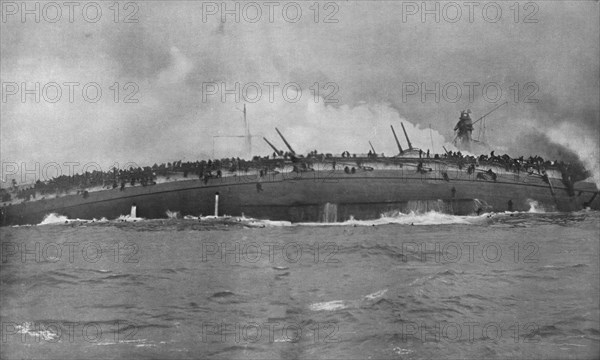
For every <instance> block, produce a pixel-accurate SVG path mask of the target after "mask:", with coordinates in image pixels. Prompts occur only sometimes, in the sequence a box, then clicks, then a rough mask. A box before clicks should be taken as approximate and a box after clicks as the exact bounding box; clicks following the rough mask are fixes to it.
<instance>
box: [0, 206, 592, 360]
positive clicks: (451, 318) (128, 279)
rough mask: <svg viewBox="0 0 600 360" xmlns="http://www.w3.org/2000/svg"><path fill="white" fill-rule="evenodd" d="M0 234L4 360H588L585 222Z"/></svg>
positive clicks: (49, 222)
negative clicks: (0, 244)
mask: <svg viewBox="0 0 600 360" xmlns="http://www.w3.org/2000/svg"><path fill="white" fill-rule="evenodd" d="M171 215H172V217H173V218H172V219H167V220H143V219H133V218H130V217H127V216H124V217H122V218H120V219H118V220H113V221H106V220H101V221H94V222H90V221H80V220H69V219H65V218H63V217H60V216H57V215H52V216H49V217H48V218H47V219H46V220H45V224H44V225H34V226H21V227H8V228H6V227H5V228H1V229H0V236H1V241H2V254H1V257H2V259H1V263H0V282H1V283H0V285H1V295H0V305H1V306H0V317H1V322H2V340H1V343H0V345H1V348H0V355H1V356H0V357H1V358H2V359H5V358H6V359H41V358H46V359H197V358H215V359H220V358H223V359H238V358H239V359H429V358H435V359H483V358H486V359H509V358H515V359H516V358H518V359H521V358H543V359H554V358H557V359H558V358H561V359H592V358H598V357H599V356H600V311H599V307H600V305H599V299H600V294H599V286H600V281H599V274H600V269H599V250H600V247H599V242H600V240H599V239H600V214H599V213H598V212H577V213H544V212H539V211H538V212H533V213H502V214H483V215H481V216H471V217H464V216H463V217H461V216H449V215H444V214H438V213H428V214H422V215H414V214H412V215H403V214H387V216H386V217H383V218H382V219H379V220H374V221H354V220H353V221H348V222H345V223H341V224H289V223H286V222H270V221H254V220H251V219H236V218H229V219H214V218H203V219H197V218H188V219H176V218H175V217H176V214H171Z"/></svg>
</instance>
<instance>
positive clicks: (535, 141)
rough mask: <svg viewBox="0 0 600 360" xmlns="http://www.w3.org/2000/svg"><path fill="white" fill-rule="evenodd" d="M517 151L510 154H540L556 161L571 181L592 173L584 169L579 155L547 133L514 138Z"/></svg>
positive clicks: (533, 133)
mask: <svg viewBox="0 0 600 360" xmlns="http://www.w3.org/2000/svg"><path fill="white" fill-rule="evenodd" d="M516 147H518V151H515V152H514V153H511V154H509V155H511V156H516V157H518V156H524V157H526V158H527V157H529V156H536V155H537V156H541V157H542V158H544V160H551V161H557V162H558V163H559V164H560V165H559V168H561V170H563V171H564V172H567V173H568V175H569V176H571V180H572V181H573V182H577V181H581V180H585V179H587V178H589V177H590V176H591V175H592V173H591V172H590V170H588V169H586V166H585V164H584V163H583V162H582V161H581V159H580V158H579V156H578V155H577V154H576V153H575V152H574V151H573V150H571V149H568V148H567V147H565V146H563V145H561V144H557V143H555V142H553V141H552V140H550V138H549V137H548V135H546V134H544V133H540V132H531V133H529V134H523V135H521V136H520V137H518V138H517V140H516Z"/></svg>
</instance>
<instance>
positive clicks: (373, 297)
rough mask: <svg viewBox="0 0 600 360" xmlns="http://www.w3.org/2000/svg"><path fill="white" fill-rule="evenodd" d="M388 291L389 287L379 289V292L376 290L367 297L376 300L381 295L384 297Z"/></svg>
mask: <svg viewBox="0 0 600 360" xmlns="http://www.w3.org/2000/svg"><path fill="white" fill-rule="evenodd" d="M387 291H388V289H383V290H379V291H377V292H374V293H372V294H369V295H367V296H365V299H367V300H375V299H378V298H380V297H382V296H383V295H385V293H386V292H387Z"/></svg>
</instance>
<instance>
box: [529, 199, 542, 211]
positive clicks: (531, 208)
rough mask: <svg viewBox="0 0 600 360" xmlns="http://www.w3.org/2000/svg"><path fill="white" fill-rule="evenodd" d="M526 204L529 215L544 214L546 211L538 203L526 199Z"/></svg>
mask: <svg viewBox="0 0 600 360" xmlns="http://www.w3.org/2000/svg"><path fill="white" fill-rule="evenodd" d="M527 203H528V204H529V211H528V212H530V213H534V214H543V213H545V212H546V209H545V208H544V206H543V205H540V203H538V202H537V201H535V200H532V199H527Z"/></svg>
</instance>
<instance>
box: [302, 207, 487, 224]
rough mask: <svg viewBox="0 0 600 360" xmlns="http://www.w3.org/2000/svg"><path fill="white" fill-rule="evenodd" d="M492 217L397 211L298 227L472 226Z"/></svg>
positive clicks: (485, 215)
mask: <svg viewBox="0 0 600 360" xmlns="http://www.w3.org/2000/svg"><path fill="white" fill-rule="evenodd" d="M492 216H493V213H485V214H481V215H474V216H460V215H449V214H444V213H440V212H437V211H429V212H427V213H424V214H419V213H415V212H410V213H409V214H404V213H401V212H399V211H396V212H392V213H386V214H382V215H381V217H380V218H379V219H375V220H356V219H354V218H350V219H349V220H346V221H344V222H336V223H316V222H306V223H298V224H296V225H299V226H379V225H387V224H399V225H446V224H464V225H472V224H479V223H485V222H487V221H488V219H489V218H491V217H492Z"/></svg>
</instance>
